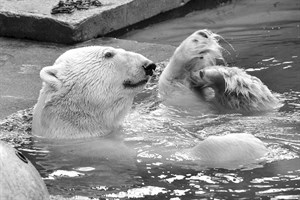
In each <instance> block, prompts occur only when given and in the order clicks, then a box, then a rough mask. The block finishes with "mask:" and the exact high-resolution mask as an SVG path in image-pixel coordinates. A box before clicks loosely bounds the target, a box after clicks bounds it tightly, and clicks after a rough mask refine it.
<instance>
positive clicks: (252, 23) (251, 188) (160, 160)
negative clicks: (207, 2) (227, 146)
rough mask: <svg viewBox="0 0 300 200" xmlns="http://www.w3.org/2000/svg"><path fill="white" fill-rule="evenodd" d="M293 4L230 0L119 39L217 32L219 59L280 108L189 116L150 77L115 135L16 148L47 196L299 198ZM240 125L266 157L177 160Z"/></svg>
mask: <svg viewBox="0 0 300 200" xmlns="http://www.w3.org/2000/svg"><path fill="white" fill-rule="evenodd" d="M299 11H300V1H299V0H277V1H275V0H265V1H255V0H248V1H232V3H231V4H228V5H223V6H221V7H218V8H216V9H213V10H205V11H195V12H193V13H190V14H188V15H187V16H185V17H182V18H178V19H174V20H168V21H165V22H162V23H159V24H156V25H152V26H150V27H147V28H145V29H143V30H137V31H132V32H129V33H128V34H126V35H125V36H124V38H125V39H132V40H137V41H141V42H151V43H163V44H170V45H174V46H177V45H178V44H179V43H180V42H181V41H182V40H183V39H184V38H186V37H187V36H188V35H190V34H191V33H193V32H194V31H196V30H198V29H203V28H207V29H211V30H212V31H214V32H217V33H218V34H220V35H222V36H223V37H224V41H221V43H222V45H223V46H224V47H225V48H226V49H227V50H228V53H227V55H225V57H226V59H227V61H228V63H229V64H230V65H236V66H239V67H243V68H246V69H247V71H248V73H250V74H251V75H254V76H257V77H259V78H260V79H261V80H262V81H263V82H264V83H265V84H266V85H267V86H268V87H269V88H270V89H271V90H272V91H274V92H276V93H278V95H279V96H280V99H281V100H282V102H283V106H282V107H281V108H280V109H279V110H277V111H274V112H273V113H268V114H266V115H263V116H241V115H238V114H231V115H201V114H199V115H197V116H195V115H189V113H185V112H182V111H179V110H176V109H175V110H168V111H166V109H165V108H164V106H163V105H161V104H159V100H158V99H157V96H156V95H157V88H156V86H155V85H156V83H157V80H152V84H150V85H148V88H147V89H146V90H144V92H143V93H142V94H139V95H138V97H137V98H136V102H135V106H134V109H133V111H132V112H131V114H130V115H129V116H128V117H127V118H126V122H125V124H124V130H123V134H122V138H121V139H120V140H118V139H113V140H111V139H110V138H107V139H105V140H103V139H101V140H92V141H81V142H80V141H78V142H74V143H72V144H70V143H64V142H61V143H60V144H58V143H56V144H53V143H51V142H45V141H36V142H35V144H34V147H32V146H30V147H28V148H27V147H24V149H23V150H24V151H25V152H26V154H27V155H28V156H29V157H31V159H32V160H33V161H34V162H35V166H36V167H37V168H38V170H39V171H40V173H41V174H42V176H43V177H44V178H46V179H45V181H46V184H47V186H48V188H49V191H50V193H51V194H53V195H57V194H60V195H63V196H65V197H72V196H75V195H79V196H82V197H81V198H83V197H95V198H110V199H114V198H140V199H143V198H145V199H172V198H173V199H174V200H175V199H213V198H215V199H239V198H240V199H299V198H300V159H299V156H300V27H299V26H300V12H299ZM225 40H226V41H225ZM229 44H230V45H229ZM231 45H232V46H231ZM232 47H233V48H232ZM240 132H243V133H251V134H253V135H255V136H257V137H259V138H260V139H261V140H263V141H264V142H265V143H266V144H267V146H268V149H269V150H270V153H269V155H268V156H267V157H266V162H264V163H259V164H257V165H253V166H245V167H243V168H242V169H237V170H236V169H235V170H234V169H232V170H229V169H215V168H213V169H211V168H205V166H202V165H201V163H198V162H195V161H192V160H189V159H185V157H184V149H187V148H189V147H192V146H194V145H195V144H196V143H197V142H198V141H201V140H203V139H204V138H206V137H208V136H209V135H223V134H228V133H240ZM123 141H124V142H123ZM30 151H31V152H30ZM58 170H64V171H58ZM53 172H55V173H56V176H55V174H53ZM71 172H72V173H71ZM59 173H60V174H65V175H67V176H65V177H61V176H59V175H58V174H59ZM67 173H70V174H67ZM72 175H74V176H75V177H71V176H72ZM76 175H77V176H76ZM47 177H48V178H47Z"/></svg>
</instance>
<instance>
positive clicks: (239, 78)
mask: <svg viewBox="0 0 300 200" xmlns="http://www.w3.org/2000/svg"><path fill="white" fill-rule="evenodd" d="M191 79H192V82H193V84H194V88H201V89H204V88H206V87H210V88H212V89H213V90H214V96H213V98H211V99H207V100H208V101H212V102H213V104H214V105H215V106H217V107H219V108H220V109H222V108H223V109H227V110H231V111H236V112H239V113H250V112H251V113H253V112H261V111H270V110H273V109H274V108H276V107H278V106H279V105H280V103H279V101H278V99H277V98H276V97H275V96H274V94H272V92H271V91H270V90H269V88H268V87H267V86H266V85H265V84H263V83H262V81H261V80H260V79H259V78H257V77H254V76H251V75H249V74H247V73H246V72H245V70H243V69H240V68H237V67H224V66H209V67H206V68H204V69H201V70H198V71H195V72H192V73H191Z"/></svg>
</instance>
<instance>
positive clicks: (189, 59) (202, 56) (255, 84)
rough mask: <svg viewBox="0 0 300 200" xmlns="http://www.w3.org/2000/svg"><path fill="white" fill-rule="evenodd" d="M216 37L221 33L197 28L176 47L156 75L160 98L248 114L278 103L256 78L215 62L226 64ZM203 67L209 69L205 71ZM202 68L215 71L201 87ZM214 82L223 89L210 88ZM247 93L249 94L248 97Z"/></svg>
mask: <svg viewBox="0 0 300 200" xmlns="http://www.w3.org/2000/svg"><path fill="white" fill-rule="evenodd" d="M218 38H221V36H219V35H217V34H215V33H212V32H211V31H209V30H199V31H196V32H195V33H193V34H192V35H190V36H189V37H187V38H186V39H185V40H184V41H183V42H182V43H181V44H180V45H179V47H177V49H176V50H175V52H174V54H173V56H172V57H171V59H170V61H169V63H168V64H167V66H166V68H165V69H164V70H163V72H162V75H161V76H160V79H159V94H160V97H161V98H162V99H163V100H164V101H165V102H166V103H168V104H171V105H172V104H175V105H176V104H178V105H181V106H182V105H187V104H188V105H193V104H196V106H198V108H199V109H200V108H201V106H202V107H205V108H208V110H217V111H221V112H224V111H226V112H228V111H229V112H232V111H233V112H239V113H248V112H257V111H258V112H261V111H269V110H272V109H274V108H277V107H278V106H279V105H280V104H279V101H278V99H277V98H276V97H275V96H274V95H273V93H272V92H271V91H270V90H269V88H268V87H267V86H265V85H264V84H263V83H262V81H260V80H259V79H258V78H256V77H253V76H250V75H249V74H247V73H246V72H245V71H244V70H242V69H239V68H237V67H232V68H230V67H226V66H220V65H216V64H217V61H218V60H223V62H224V63H226V62H225V61H224V58H223V56H222V51H223V48H222V47H221V46H220V44H219V43H218ZM212 66H214V67H212ZM207 67H211V68H210V69H208V70H206V68H207ZM202 69H203V71H201V72H204V71H207V72H208V71H209V72H211V71H215V73H214V74H215V75H214V76H213V77H210V80H209V82H210V85H208V84H205V87H202V86H203V84H199V81H200V82H205V81H208V78H207V77H205V78H206V79H202V78H201V77H200V75H201V74H200V75H199V70H202ZM197 73H198V74H197ZM195 74H197V76H198V78H196V79H197V80H196V79H195V78H194V77H197V76H195ZM208 74H209V73H207V76H209V75H208ZM216 74H218V75H216ZM200 79H201V80H200ZM216 85H218V86H220V87H223V88H224V89H223V90H224V91H222V90H216V89H217V87H212V86H216ZM225 90H226V91H227V93H226V92H225ZM229 93H230V95H228V94H229ZM234 94H235V98H233V97H234ZM247 95H248V96H247ZM249 95H252V96H251V97H250V98H249ZM225 96H227V97H228V98H224V97H225ZM220 97H222V98H220ZM252 97H253V98H252ZM221 101H222V102H221ZM203 105H204V106H203Z"/></svg>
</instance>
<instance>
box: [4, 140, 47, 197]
mask: <svg viewBox="0 0 300 200" xmlns="http://www.w3.org/2000/svg"><path fill="white" fill-rule="evenodd" d="M0 167H1V170H0V177H1V178H0V199H32V200H46V199H49V193H48V191H47V188H46V185H45V183H44V182H43V180H42V178H41V176H40V175H39V173H38V171H37V170H36V169H35V168H34V166H33V165H32V164H31V162H30V161H29V160H28V159H27V158H26V157H25V156H24V155H23V154H22V153H21V152H19V151H17V150H15V149H14V148H12V147H10V146H9V145H8V144H6V143H4V142H3V141H0Z"/></svg>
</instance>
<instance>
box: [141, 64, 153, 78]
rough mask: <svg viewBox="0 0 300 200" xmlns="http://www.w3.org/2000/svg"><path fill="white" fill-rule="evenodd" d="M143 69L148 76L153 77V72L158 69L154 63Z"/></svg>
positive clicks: (144, 66)
mask: <svg viewBox="0 0 300 200" xmlns="http://www.w3.org/2000/svg"><path fill="white" fill-rule="evenodd" d="M143 68H144V70H145V72H146V76H152V75H153V71H154V70H155V69H156V65H155V64H154V63H150V64H146V65H143Z"/></svg>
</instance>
